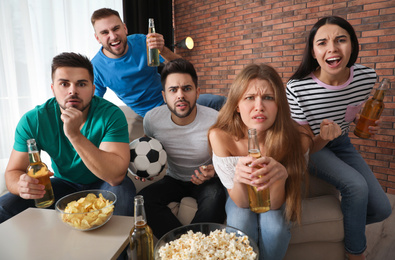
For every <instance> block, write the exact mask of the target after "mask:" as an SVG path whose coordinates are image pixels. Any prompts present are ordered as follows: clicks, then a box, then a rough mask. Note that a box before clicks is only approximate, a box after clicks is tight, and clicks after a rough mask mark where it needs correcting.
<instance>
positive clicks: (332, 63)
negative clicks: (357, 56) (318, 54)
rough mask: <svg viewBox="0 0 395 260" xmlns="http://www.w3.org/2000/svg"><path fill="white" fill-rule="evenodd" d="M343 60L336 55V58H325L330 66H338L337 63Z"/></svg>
mask: <svg viewBox="0 0 395 260" xmlns="http://www.w3.org/2000/svg"><path fill="white" fill-rule="evenodd" d="M340 61H341V58H340V57H336V58H329V59H327V60H325V62H326V63H328V64H329V65H330V66H336V65H337V64H339V63H340Z"/></svg>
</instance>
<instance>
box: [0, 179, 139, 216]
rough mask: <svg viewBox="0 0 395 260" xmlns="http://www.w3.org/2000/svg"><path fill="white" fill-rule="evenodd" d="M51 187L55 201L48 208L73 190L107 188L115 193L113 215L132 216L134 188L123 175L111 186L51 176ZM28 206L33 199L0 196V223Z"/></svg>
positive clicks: (104, 183)
mask: <svg viewBox="0 0 395 260" xmlns="http://www.w3.org/2000/svg"><path fill="white" fill-rule="evenodd" d="M51 184H52V189H53V192H54V196H55V202H54V204H52V205H51V206H50V207H49V208H50V209H54V208H55V203H56V202H57V201H58V200H59V199H61V198H62V197H64V196H66V195H68V194H71V193H73V192H77V191H82V190H91V189H103V190H109V191H112V192H114V193H115V195H117V202H116V203H115V208H114V215H124V216H133V210H134V209H133V203H134V202H133V201H134V196H135V195H136V188H135V187H134V184H133V181H132V180H131V179H130V178H129V177H127V176H126V175H125V179H124V180H123V181H122V183H121V184H119V185H117V186H111V185H110V184H108V183H107V182H104V181H102V180H100V181H97V182H95V183H92V184H86V185H83V184H76V183H72V182H68V181H65V180H62V179H60V178H56V177H53V178H51ZM29 207H35V205H34V200H27V199H22V198H21V197H19V196H17V195H14V194H12V193H7V194H4V195H3V196H1V197H0V223H2V222H4V221H6V220H7V219H9V218H11V217H13V216H15V215H16V214H19V213H20V212H22V211H24V210H25V209H27V208H29Z"/></svg>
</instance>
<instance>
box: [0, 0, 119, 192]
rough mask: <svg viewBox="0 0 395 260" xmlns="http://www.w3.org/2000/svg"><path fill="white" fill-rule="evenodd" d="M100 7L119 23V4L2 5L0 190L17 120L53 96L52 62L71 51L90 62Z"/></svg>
mask: <svg viewBox="0 0 395 260" xmlns="http://www.w3.org/2000/svg"><path fill="white" fill-rule="evenodd" d="M102 7H108V8H112V9H114V10H117V11H118V12H119V13H120V15H121V17H122V14H123V8H122V0H82V1H81V0H1V1H0V35H1V37H0V185H4V183H1V182H3V180H4V176H3V175H4V170H5V167H6V165H7V163H8V158H9V155H10V153H11V150H12V146H13V143H14V132H15V128H16V125H17V123H18V121H19V119H20V118H21V116H22V115H23V114H24V113H26V112H27V111H28V110H31V109H32V108H34V107H35V106H36V105H39V104H42V103H44V102H45V101H46V100H47V99H48V98H51V97H52V96H53V95H52V91H51V62H52V58H53V57H54V56H56V55H57V54H59V53H61V52H71V51H72V52H78V53H81V54H85V55H86V56H88V57H89V58H90V59H91V58H93V56H94V55H95V54H96V53H97V51H98V50H99V49H100V46H101V45H100V44H99V43H98V42H97V41H96V39H95V38H94V30H93V27H92V25H91V22H90V17H91V15H92V13H93V12H94V11H95V10H97V9H99V8H102ZM47 162H48V164H49V161H47ZM0 191H1V187H0Z"/></svg>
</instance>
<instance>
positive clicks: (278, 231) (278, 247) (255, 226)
mask: <svg viewBox="0 0 395 260" xmlns="http://www.w3.org/2000/svg"><path fill="white" fill-rule="evenodd" d="M225 208H226V215H227V225H228V226H231V227H235V228H238V229H240V230H241V231H243V232H244V233H246V234H247V235H248V236H249V237H251V238H252V239H253V240H254V241H255V242H256V243H257V244H258V247H259V259H260V260H262V259H265V260H276V259H278V260H281V259H283V258H284V256H285V253H286V252H287V248H288V244H289V240H290V239H291V233H290V223H288V222H287V221H286V220H285V218H284V206H283V207H282V208H281V209H279V210H269V211H267V212H265V213H260V214H257V213H254V212H252V211H251V210H250V209H249V208H239V207H238V206H237V205H236V204H235V203H234V202H233V200H232V199H231V198H230V197H228V199H227V201H226V207H225Z"/></svg>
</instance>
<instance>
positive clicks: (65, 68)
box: [0, 53, 136, 223]
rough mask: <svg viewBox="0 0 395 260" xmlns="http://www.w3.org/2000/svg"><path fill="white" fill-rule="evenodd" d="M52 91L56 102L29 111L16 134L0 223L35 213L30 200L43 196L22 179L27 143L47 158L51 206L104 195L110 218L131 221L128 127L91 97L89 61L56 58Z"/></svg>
mask: <svg viewBox="0 0 395 260" xmlns="http://www.w3.org/2000/svg"><path fill="white" fill-rule="evenodd" d="M51 89H52V92H53V94H54V98H51V99H49V100H47V101H46V102H45V103H44V104H42V105H39V106H37V107H35V108H34V109H32V110H31V111H28V112H27V113H26V114H25V115H23V117H22V118H21V120H20V121H19V123H18V126H17V128H16V131H15V143H14V147H13V150H12V153H11V156H10V160H9V162H8V165H7V168H6V171H5V179H6V184H7V188H8V190H9V193H7V194H5V195H3V196H2V197H0V223H2V222H3V221H5V220H7V219H9V218H11V217H12V216H14V215H16V214H18V213H20V212H21V211H23V210H25V209H26V208H28V207H34V201H33V199H39V198H42V197H43V196H44V194H45V190H44V187H43V185H40V184H38V180H37V179H35V178H32V177H30V176H28V175H27V174H26V169H27V167H28V165H29V160H28V149H27V140H29V139H35V140H36V143H37V148H38V150H39V151H41V150H43V151H46V152H47V153H48V154H49V156H50V157H51V162H52V164H51V165H52V168H53V171H54V173H53V174H54V177H53V178H51V183H52V187H53V191H54V196H55V202H56V201H57V200H59V199H60V198H62V197H63V196H65V195H68V194H70V193H73V192H77V191H81V190H89V189H105V190H110V191H112V192H114V193H115V194H116V195H117V203H116V205H115V209H114V214H117V215H129V216H132V215H133V197H134V196H135V194H136V189H135V187H134V184H133V182H132V181H131V180H130V178H128V177H127V176H126V173H127V168H128V165H129V158H130V152H129V145H128V143H129V138H128V131H127V122H126V119H125V116H124V114H123V113H122V111H121V110H120V109H119V108H118V107H117V106H115V105H114V104H112V103H110V102H108V101H106V100H104V99H102V98H100V97H97V96H94V91H95V86H94V85H93V66H92V64H91V62H90V61H89V59H88V58H87V57H85V56H83V55H80V54H76V53H62V54H60V55H58V56H56V57H54V59H53V61H52V84H51ZM51 208H54V204H53V205H52V206H51Z"/></svg>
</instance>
